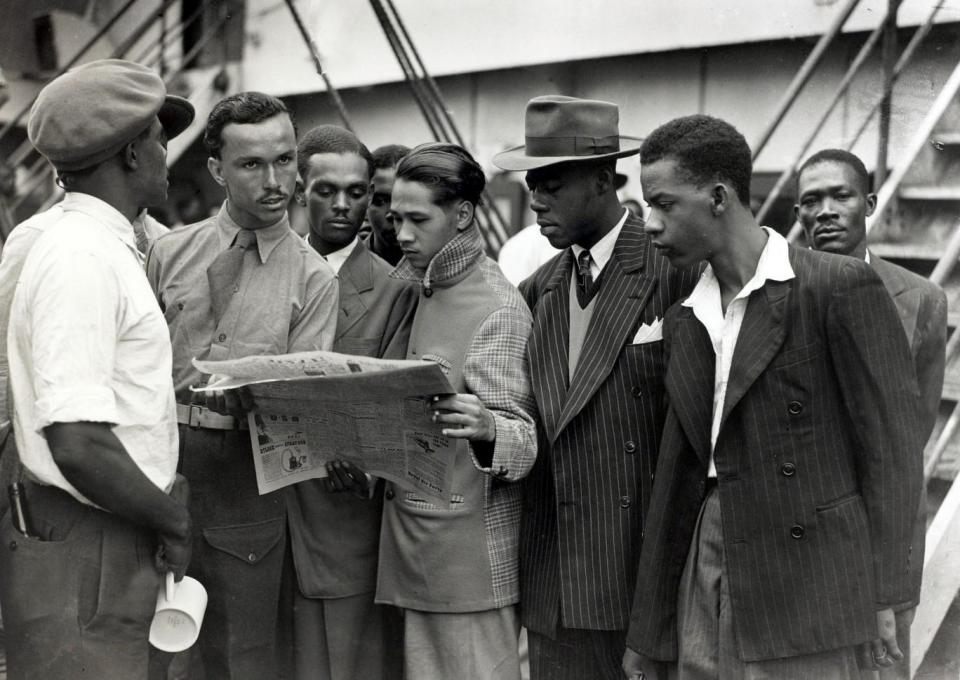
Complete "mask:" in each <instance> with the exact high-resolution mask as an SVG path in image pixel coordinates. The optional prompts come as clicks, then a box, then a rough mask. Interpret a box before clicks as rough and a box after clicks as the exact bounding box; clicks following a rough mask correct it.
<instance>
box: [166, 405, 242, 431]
mask: <svg viewBox="0 0 960 680" xmlns="http://www.w3.org/2000/svg"><path fill="white" fill-rule="evenodd" d="M177 422H178V423H180V424H181V425H189V426H190V427H202V428H204V429H207V430H236V429H240V430H248V429H250V426H249V425H248V424H247V420H246V418H234V417H233V416H225V415H222V414H220V413H217V412H216V411H211V410H210V409H208V408H207V407H206V406H200V405H199V404H189V405H188V404H177Z"/></svg>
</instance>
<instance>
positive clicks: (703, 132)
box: [640, 114, 753, 207]
mask: <svg viewBox="0 0 960 680" xmlns="http://www.w3.org/2000/svg"><path fill="white" fill-rule="evenodd" d="M664 158H669V159H673V160H675V161H676V162H677V164H678V165H679V167H680V169H681V170H682V171H684V172H686V173H687V174H688V175H690V177H691V178H692V180H693V181H694V182H696V183H697V184H705V183H707V182H712V181H716V180H718V179H721V180H725V181H728V182H730V184H731V185H732V186H733V189H734V191H735V192H736V194H737V198H739V199H740V203H741V204H742V205H744V206H747V207H749V206H750V177H751V175H752V174H753V159H752V157H751V154H750V146H749V145H748V144H747V140H745V139H744V138H743V135H741V134H740V133H739V132H738V131H737V129H736V128H735V127H733V126H732V125H730V123H728V122H726V121H724V120H720V119H719V118H714V117H712V116H705V115H702V114H696V115H693V116H683V117H682V118H674V119H673V120H671V121H670V122H668V123H664V124H663V125H661V126H660V127H658V128H657V129H656V130H654V131H653V132H651V133H650V136H649V137H647V138H646V139H645V140H644V142H643V145H642V146H641V147H640V162H641V163H643V164H650V163H655V162H657V161H659V160H661V159H664Z"/></svg>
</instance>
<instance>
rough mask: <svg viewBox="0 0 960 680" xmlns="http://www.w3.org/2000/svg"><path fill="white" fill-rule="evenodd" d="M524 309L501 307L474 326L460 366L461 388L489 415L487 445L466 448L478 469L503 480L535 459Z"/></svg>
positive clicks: (528, 324) (521, 471) (528, 325)
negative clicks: (491, 427)
mask: <svg viewBox="0 0 960 680" xmlns="http://www.w3.org/2000/svg"><path fill="white" fill-rule="evenodd" d="M532 325H533V323H532V319H531V317H530V312H528V311H527V310H526V309H523V308H521V307H501V308H500V309H498V310H497V311H495V312H493V313H492V314H491V315H490V316H489V317H488V318H487V319H486V320H485V321H484V322H483V324H482V325H481V326H480V329H479V330H478V331H477V334H476V336H475V337H474V339H473V341H472V342H471V343H470V349H469V350H468V352H467V360H466V363H465V365H464V379H465V382H466V386H467V391H468V392H470V393H471V394H474V395H476V396H477V397H478V398H479V399H480V401H482V402H483V405H484V406H486V407H487V409H488V410H489V411H490V412H491V413H492V414H493V420H494V422H495V424H496V439H495V440H494V442H493V446H492V447H491V446H489V445H486V446H485V445H484V444H483V443H475V444H474V445H473V446H471V451H472V452H473V455H474V465H475V466H476V467H477V469H479V470H480V471H481V472H486V473H489V474H493V475H496V476H497V477H498V478H500V479H503V480H506V481H516V480H518V479H522V478H523V477H525V476H526V475H527V473H529V472H530V469H531V468H532V467H533V463H534V461H535V460H536V457H537V428H536V421H535V416H536V402H535V400H534V396H533V387H532V386H531V383H530V370H529V365H528V363H527V340H528V339H529V337H530V331H531V329H532Z"/></svg>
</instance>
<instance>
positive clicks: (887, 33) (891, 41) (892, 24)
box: [874, 0, 902, 187]
mask: <svg viewBox="0 0 960 680" xmlns="http://www.w3.org/2000/svg"><path fill="white" fill-rule="evenodd" d="M901 2H902V0H888V6H887V18H886V22H885V23H886V25H885V26H884V29H883V48H882V49H883V92H884V96H883V99H882V100H881V102H880V124H879V129H878V131H877V171H876V178H875V180H874V186H875V187H881V186H883V183H884V182H885V181H886V179H887V151H888V147H889V146H890V108H891V102H892V100H893V91H892V88H893V79H894V74H893V70H894V66H895V64H896V61H897V12H898V11H899V10H900V3H901Z"/></svg>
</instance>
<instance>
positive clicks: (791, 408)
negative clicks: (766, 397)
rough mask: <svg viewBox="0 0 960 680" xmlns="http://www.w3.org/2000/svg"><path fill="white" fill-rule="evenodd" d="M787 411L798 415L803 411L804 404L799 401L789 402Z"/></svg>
mask: <svg viewBox="0 0 960 680" xmlns="http://www.w3.org/2000/svg"><path fill="white" fill-rule="evenodd" d="M787 412H788V413H789V414H790V415H792V416H798V415H800V414H801V413H803V404H801V403H800V402H799V401H791V402H790V403H789V404H787Z"/></svg>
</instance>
